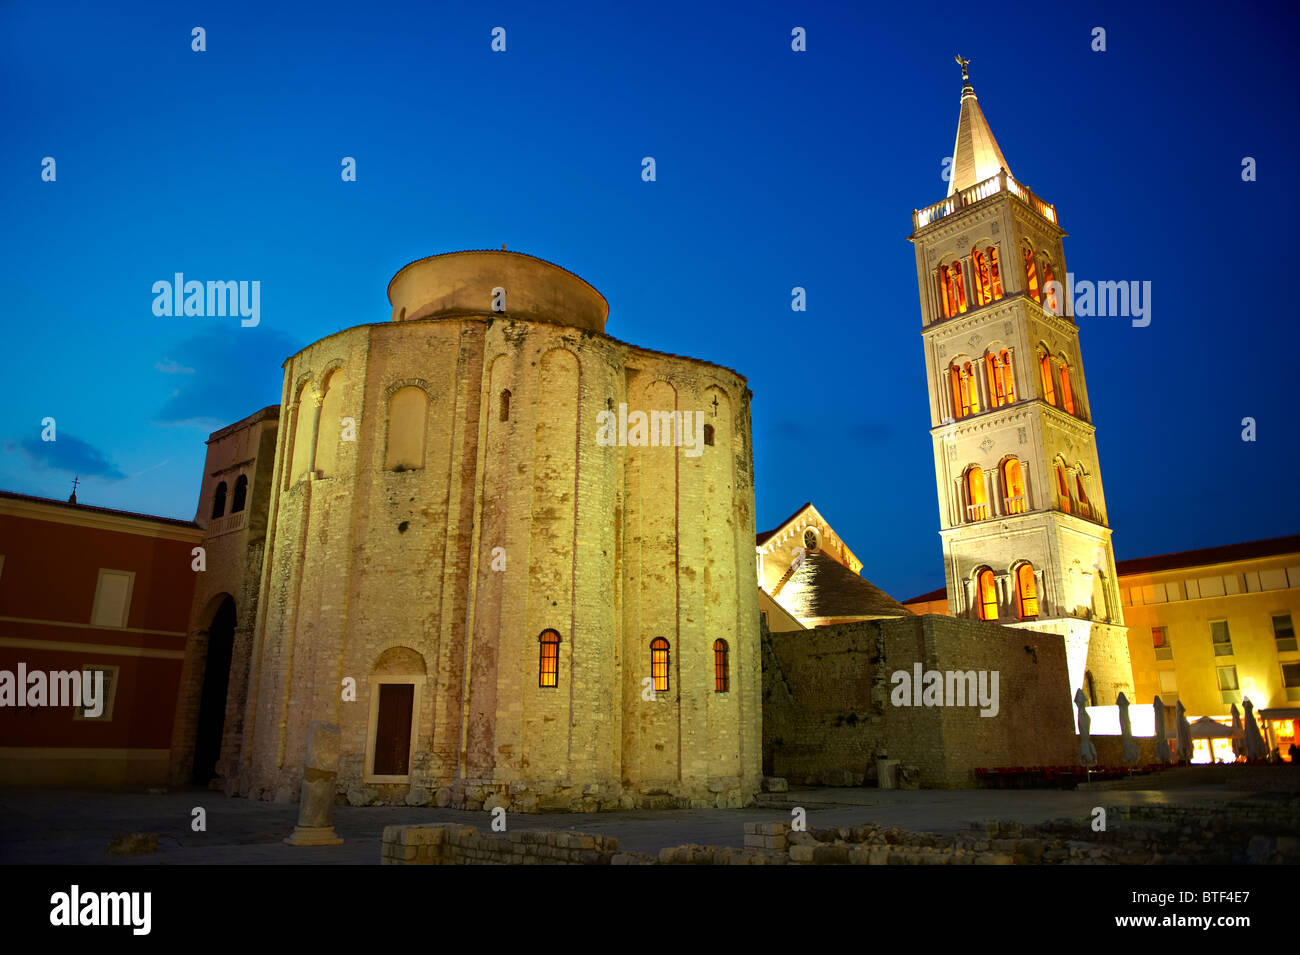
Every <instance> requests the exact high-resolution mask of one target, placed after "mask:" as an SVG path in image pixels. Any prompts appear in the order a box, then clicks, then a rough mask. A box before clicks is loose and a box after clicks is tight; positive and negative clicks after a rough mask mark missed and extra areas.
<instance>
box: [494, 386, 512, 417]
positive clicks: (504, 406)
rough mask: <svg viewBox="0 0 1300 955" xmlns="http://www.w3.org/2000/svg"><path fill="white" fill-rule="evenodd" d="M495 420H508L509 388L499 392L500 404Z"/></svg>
mask: <svg viewBox="0 0 1300 955" xmlns="http://www.w3.org/2000/svg"><path fill="white" fill-rule="evenodd" d="M497 420H499V421H509V420H510V389H509V388H507V389H506V390H505V391H503V392H501V405H500V408H499V410H498V412H497Z"/></svg>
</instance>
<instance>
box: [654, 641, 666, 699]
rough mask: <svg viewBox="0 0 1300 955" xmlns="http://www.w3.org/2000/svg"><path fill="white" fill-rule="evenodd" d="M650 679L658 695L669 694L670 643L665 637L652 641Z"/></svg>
mask: <svg viewBox="0 0 1300 955" xmlns="http://www.w3.org/2000/svg"><path fill="white" fill-rule="evenodd" d="M650 677H651V679H653V680H654V686H655V692H656V693H667V692H668V641H667V640H665V639H664V638H663V637H655V638H654V639H653V640H652V641H650Z"/></svg>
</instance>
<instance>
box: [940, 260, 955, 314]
mask: <svg viewBox="0 0 1300 955" xmlns="http://www.w3.org/2000/svg"><path fill="white" fill-rule="evenodd" d="M939 307H940V308H941V309H942V310H943V317H944V318H952V317H953V316H954V315H956V314H957V295H956V292H954V291H953V287H952V273H951V272H949V271H948V266H946V265H941V266H939Z"/></svg>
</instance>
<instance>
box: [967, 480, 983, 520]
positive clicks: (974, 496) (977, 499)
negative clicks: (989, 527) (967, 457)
mask: <svg viewBox="0 0 1300 955" xmlns="http://www.w3.org/2000/svg"><path fill="white" fill-rule="evenodd" d="M966 500H967V501H968V502H969V503H968V504H967V505H966V516H967V518H969V519H970V520H972V521H982V520H984V519H985V518H986V517H988V516H989V501H988V495H987V494H986V493H985V490H984V469H983V468H979V467H973V468H971V469H970V470H969V471H967V472H966Z"/></svg>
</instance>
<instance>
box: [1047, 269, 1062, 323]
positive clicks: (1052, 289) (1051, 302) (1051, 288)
mask: <svg viewBox="0 0 1300 955" xmlns="http://www.w3.org/2000/svg"><path fill="white" fill-rule="evenodd" d="M1055 283H1056V276H1055V275H1053V274H1052V263H1051V262H1044V263H1043V291H1044V293H1045V296H1044V297H1045V299H1046V304H1047V308H1048V310H1050V311H1051V312H1053V313H1054V314H1057V315H1059V314H1061V313H1060V310H1059V309H1057V307H1056V305H1057V300H1056V284H1055Z"/></svg>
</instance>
